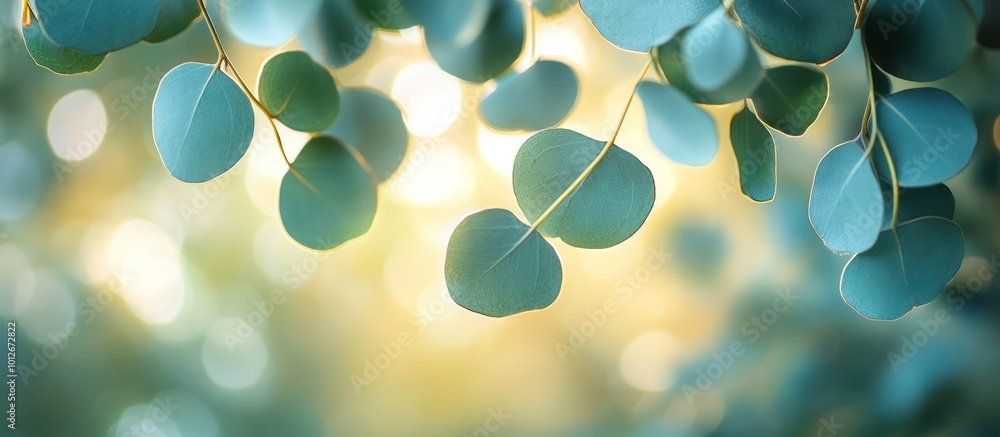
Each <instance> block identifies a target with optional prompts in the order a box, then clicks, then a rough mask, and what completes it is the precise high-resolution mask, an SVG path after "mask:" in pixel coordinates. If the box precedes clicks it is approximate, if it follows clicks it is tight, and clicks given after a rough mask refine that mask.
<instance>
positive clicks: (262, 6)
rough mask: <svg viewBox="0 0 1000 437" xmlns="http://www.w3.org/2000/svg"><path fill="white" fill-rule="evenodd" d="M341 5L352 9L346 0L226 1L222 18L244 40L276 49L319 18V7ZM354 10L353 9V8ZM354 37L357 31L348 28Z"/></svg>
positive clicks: (237, 36) (235, 34)
mask: <svg viewBox="0 0 1000 437" xmlns="http://www.w3.org/2000/svg"><path fill="white" fill-rule="evenodd" d="M321 3H324V4H329V3H338V4H342V5H341V6H340V8H341V9H344V8H350V7H351V6H350V5H348V4H346V2H345V0H297V1H296V2H295V3H294V5H292V4H289V2H288V1H287V0H239V1H223V3H222V8H223V14H222V17H223V18H224V19H225V21H226V26H227V27H228V28H229V31H230V32H231V33H232V34H233V36H235V37H236V38H239V39H240V40H241V41H243V42H245V43H247V44H251V45H255V46H260V47H277V46H280V45H282V44H284V43H286V42H288V40H290V39H292V37H294V36H295V35H296V34H297V33H299V31H300V30H302V28H303V27H304V26H305V25H306V23H307V22H308V21H309V19H310V18H312V17H313V16H315V15H316V13H317V11H318V10H319V9H320V4H321ZM351 9H352V10H353V8H351ZM347 31H349V32H351V33H352V34H353V33H354V32H355V29H353V28H351V29H347Z"/></svg>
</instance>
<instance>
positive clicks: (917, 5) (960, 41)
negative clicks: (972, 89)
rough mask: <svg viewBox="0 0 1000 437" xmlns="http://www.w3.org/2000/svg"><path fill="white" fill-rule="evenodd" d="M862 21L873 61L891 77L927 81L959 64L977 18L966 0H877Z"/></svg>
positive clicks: (973, 37) (973, 35)
mask: <svg viewBox="0 0 1000 437" xmlns="http://www.w3.org/2000/svg"><path fill="white" fill-rule="evenodd" d="M873 3H874V4H873V5H872V6H871V9H870V11H869V13H868V19H867V21H866V22H865V28H864V41H865V44H866V45H867V47H868V53H869V55H870V56H871V58H872V59H873V60H874V61H875V63H876V64H878V66H879V67H881V68H882V69H883V70H885V72H886V73H889V74H891V75H893V76H896V77H898V78H900V79H906V80H910V81H915V82H930V81H933V80H937V79H940V78H942V77H945V76H947V75H948V74H949V73H951V72H952V71H955V69H956V68H958V66H959V65H960V64H961V63H962V60H963V59H965V56H966V54H968V53H969V49H970V48H971V47H972V43H973V40H974V39H975V36H976V17H975V16H974V12H973V10H972V9H971V8H970V7H969V5H968V4H966V2H965V0H935V1H920V2H917V1H914V0H879V1H877V2H873Z"/></svg>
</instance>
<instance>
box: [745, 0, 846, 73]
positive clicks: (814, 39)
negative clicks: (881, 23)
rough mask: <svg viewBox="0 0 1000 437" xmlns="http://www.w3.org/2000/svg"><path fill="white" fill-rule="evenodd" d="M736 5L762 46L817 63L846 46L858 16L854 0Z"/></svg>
mask: <svg viewBox="0 0 1000 437" xmlns="http://www.w3.org/2000/svg"><path fill="white" fill-rule="evenodd" d="M733 7H734V8H735V9H736V14H737V15H739V17H740V21H741V22H743V27H744V28H746V30H747V32H748V33H750V35H752V36H753V37H754V39H755V40H757V43H758V44H760V47H761V48H762V49H764V50H766V51H767V52H768V53H771V54H773V55H775V56H778V57H781V58H785V59H790V60H793V61H802V62H811V63H814V64H822V63H825V62H829V61H830V60H832V59H833V58H836V57H837V56H839V55H840V54H841V53H843V52H844V50H846V49H847V45H848V44H850V42H851V37H852V36H853V35H854V22H855V21H856V19H857V14H856V13H855V12H854V1H853V0H737V1H736V3H734V4H733Z"/></svg>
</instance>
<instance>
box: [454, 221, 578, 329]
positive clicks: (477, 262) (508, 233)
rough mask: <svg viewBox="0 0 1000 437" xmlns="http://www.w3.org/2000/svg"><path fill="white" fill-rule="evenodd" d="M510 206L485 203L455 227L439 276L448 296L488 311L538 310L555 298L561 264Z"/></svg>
mask: <svg viewBox="0 0 1000 437" xmlns="http://www.w3.org/2000/svg"><path fill="white" fill-rule="evenodd" d="M529 231H530V228H529V227H528V225H525V224H524V223H522V222H521V221H520V220H518V219H517V217H514V214H512V213H511V212H510V211H507V210H505V209H488V210H485V211H480V212H477V213H475V214H472V215H470V216H468V217H466V218H465V220H462V223H461V224H459V225H458V227H457V228H455V232H454V233H453V234H452V235H451V240H450V241H449V242H448V254H447V257H446V258H445V263H444V279H445V282H446V283H447V285H448V292H449V293H450V294H451V298H452V300H454V301H455V303H457V304H459V305H461V306H462V307H464V308H466V309H468V310H470V311H473V312H476V313H479V314H483V315H486V316H490V317H507V316H511V315H514V314H518V313H523V312H525V311H532V310H539V309H542V308H545V307H548V306H549V305H551V304H552V302H555V300H556V297H557V296H558V295H559V288H560V287H561V286H562V265H561V264H560V263H559V256H558V255H556V251H555V249H553V248H552V246H551V245H549V243H548V242H547V241H545V239H544V238H542V237H541V236H540V235H538V233H537V232H530V233H529Z"/></svg>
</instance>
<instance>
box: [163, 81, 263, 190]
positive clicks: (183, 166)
mask: <svg viewBox="0 0 1000 437" xmlns="http://www.w3.org/2000/svg"><path fill="white" fill-rule="evenodd" d="M153 139H154V140H155V141H156V148H157V150H158V151H159V152H160V158H162V159H163V164H164V165H165V166H166V167H167V170H169V171H170V174H171V175H173V177H175V178H177V179H179V180H181V181H184V182H189V183H198V182H205V181H208V180H210V179H213V178H215V177H216V176H219V175H221V174H223V173H225V172H226V171H228V170H229V169H230V168H232V167H233V166H234V165H236V162H238V161H239V160H240V158H242V157H243V155H244V154H245V153H246V151H247V148H248V147H250V141H251V140H252V139H253V109H252V108H251V107H250V101H249V100H248V99H247V96H246V95H245V94H243V90H241V89H240V87H239V86H237V85H236V82H234V81H233V80H232V79H230V78H229V76H226V74H225V73H223V72H221V71H219V70H218V69H216V68H215V66H212V65H208V64H198V63H193V62H189V63H186V64H181V65H178V66H177V67H176V68H174V69H173V70H170V72H168V73H167V75H166V76H164V77H163V80H162V81H160V86H159V88H158V89H157V90H156V97H154V98H153Z"/></svg>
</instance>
